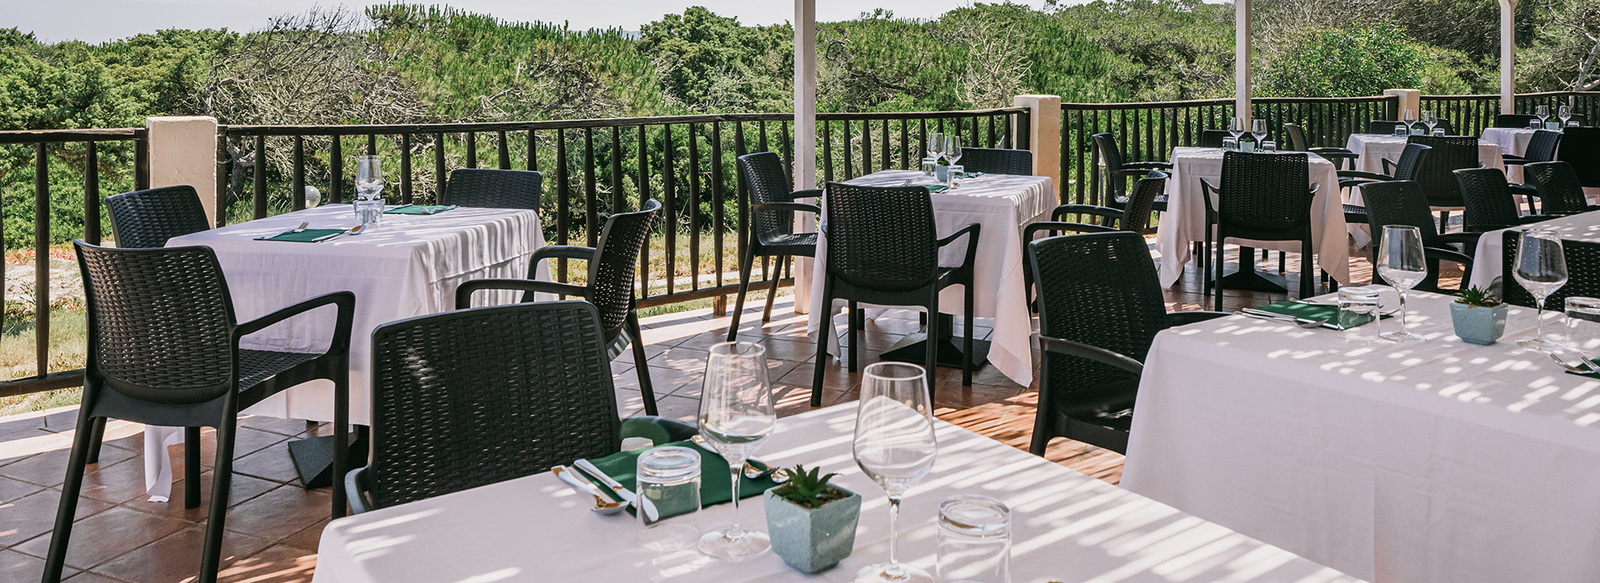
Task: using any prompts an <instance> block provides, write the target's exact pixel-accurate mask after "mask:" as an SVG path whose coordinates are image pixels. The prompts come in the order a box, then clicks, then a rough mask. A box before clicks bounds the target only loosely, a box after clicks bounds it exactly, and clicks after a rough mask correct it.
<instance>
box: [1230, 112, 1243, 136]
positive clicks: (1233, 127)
mask: <svg viewBox="0 0 1600 583" xmlns="http://www.w3.org/2000/svg"><path fill="white" fill-rule="evenodd" d="M1245 121H1246V120H1245V118H1242V117H1235V118H1230V121H1229V122H1228V134H1229V135H1231V136H1233V139H1235V140H1238V139H1239V136H1242V135H1244V130H1245Z"/></svg>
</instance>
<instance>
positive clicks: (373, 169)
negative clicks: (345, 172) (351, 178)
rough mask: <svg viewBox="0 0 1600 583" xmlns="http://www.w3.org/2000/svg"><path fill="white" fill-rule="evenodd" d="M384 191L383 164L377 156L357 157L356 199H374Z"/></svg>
mask: <svg viewBox="0 0 1600 583" xmlns="http://www.w3.org/2000/svg"><path fill="white" fill-rule="evenodd" d="M382 191H383V163H382V162H379V161H378V157H377V156H357V157H356V197H357V198H364V199H365V198H374V197H376V196H377V195H378V193H379V192H382Z"/></svg>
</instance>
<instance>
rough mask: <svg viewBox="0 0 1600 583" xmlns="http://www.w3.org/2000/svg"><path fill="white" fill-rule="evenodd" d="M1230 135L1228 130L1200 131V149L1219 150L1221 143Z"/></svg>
mask: <svg viewBox="0 0 1600 583" xmlns="http://www.w3.org/2000/svg"><path fill="white" fill-rule="evenodd" d="M1230 135H1232V134H1229V133H1228V130H1200V147H1202V148H1221V147H1222V141H1223V140H1224V139H1227V138H1228V136H1230Z"/></svg>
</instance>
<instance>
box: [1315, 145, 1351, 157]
mask: <svg viewBox="0 0 1600 583" xmlns="http://www.w3.org/2000/svg"><path fill="white" fill-rule="evenodd" d="M1306 151H1307V152H1311V153H1313V154H1316V155H1318V156H1322V157H1324V158H1326V157H1328V156H1334V157H1338V158H1359V157H1360V155H1358V154H1356V153H1355V152H1351V151H1350V150H1349V149H1348V148H1335V147H1332V146H1322V147H1318V148H1308V149H1307V150H1306Z"/></svg>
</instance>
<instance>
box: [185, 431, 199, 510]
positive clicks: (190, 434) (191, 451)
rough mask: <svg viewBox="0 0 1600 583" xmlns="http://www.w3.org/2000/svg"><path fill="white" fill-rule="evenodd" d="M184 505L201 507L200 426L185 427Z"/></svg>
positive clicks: (186, 506)
mask: <svg viewBox="0 0 1600 583" xmlns="http://www.w3.org/2000/svg"><path fill="white" fill-rule="evenodd" d="M183 507H184V508H199V507H200V428H199V427H185V428H183Z"/></svg>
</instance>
